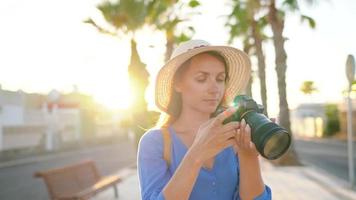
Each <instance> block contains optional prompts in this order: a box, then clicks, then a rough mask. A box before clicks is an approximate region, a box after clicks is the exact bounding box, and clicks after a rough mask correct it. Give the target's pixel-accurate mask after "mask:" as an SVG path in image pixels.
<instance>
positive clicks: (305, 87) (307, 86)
mask: <svg viewBox="0 0 356 200" xmlns="http://www.w3.org/2000/svg"><path fill="white" fill-rule="evenodd" d="M300 90H301V91H302V92H303V93H304V94H312V93H314V92H316V91H318V89H317V88H316V87H315V86H314V81H304V82H303V84H302V86H301V87H300Z"/></svg>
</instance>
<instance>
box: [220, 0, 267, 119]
mask: <svg viewBox="0 0 356 200" xmlns="http://www.w3.org/2000/svg"><path fill="white" fill-rule="evenodd" d="M232 7H233V10H232V12H231V14H230V15H229V16H228V22H227V24H226V26H228V27H229V28H230V39H229V43H231V42H232V40H233V39H234V38H235V37H239V36H240V37H241V36H242V37H244V39H243V40H244V51H245V52H246V53H248V54H250V53H251V52H252V51H254V52H253V54H254V55H256V57H257V61H258V77H259V79H260V88H261V90H260V94H261V100H262V104H263V106H264V108H265V114H266V115H268V113H267V110H268V107H267V89H266V72H265V69H266V64H265V56H264V53H263V48H262V46H263V45H262V43H263V41H264V40H265V39H266V38H267V37H266V36H265V35H264V34H263V31H264V28H265V27H266V26H267V19H266V17H265V16H262V17H257V14H259V12H260V10H261V4H260V1H256V0H244V1H239V0H233V1H232ZM251 38H252V41H251ZM246 50H248V51H246ZM251 83H252V76H251V79H250V83H249V85H248V88H247V94H248V95H249V93H250V94H251V95H252V91H251Z"/></svg>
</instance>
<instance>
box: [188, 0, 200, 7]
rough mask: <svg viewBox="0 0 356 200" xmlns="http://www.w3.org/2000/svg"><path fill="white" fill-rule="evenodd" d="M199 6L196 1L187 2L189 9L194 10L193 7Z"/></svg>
mask: <svg viewBox="0 0 356 200" xmlns="http://www.w3.org/2000/svg"><path fill="white" fill-rule="evenodd" d="M199 5H200V3H199V1H197V0H191V1H190V2H189V6H190V7H191V8H195V7H197V6H199Z"/></svg>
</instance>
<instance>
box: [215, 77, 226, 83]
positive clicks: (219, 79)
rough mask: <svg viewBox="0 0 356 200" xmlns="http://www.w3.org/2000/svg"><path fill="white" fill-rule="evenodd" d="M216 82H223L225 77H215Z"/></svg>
mask: <svg viewBox="0 0 356 200" xmlns="http://www.w3.org/2000/svg"><path fill="white" fill-rule="evenodd" d="M216 80H217V81H218V82H224V81H225V77H219V78H217V79H216Z"/></svg>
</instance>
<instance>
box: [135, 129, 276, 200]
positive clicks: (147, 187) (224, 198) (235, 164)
mask: <svg viewBox="0 0 356 200" xmlns="http://www.w3.org/2000/svg"><path fill="white" fill-rule="evenodd" d="M169 132H170V134H171V138H172V145H171V148H172V149H171V165H170V166H167V163H166V161H165V160H164V159H163V137H162V133H161V130H160V129H151V130H149V131H147V132H146V133H145V134H144V135H143V136H142V138H141V140H140V143H139V148H138V155H137V162H138V169H137V170H138V176H139V182H140V190H141V197H142V199H143V200H163V199H165V198H164V196H163V192H162V190H163V188H164V187H165V185H166V184H167V183H168V181H169V180H170V178H171V177H172V175H173V173H174V172H175V170H176V169H177V167H178V166H179V163H180V162H181V160H182V159H183V157H184V155H185V154H186V152H187V150H188V149H187V147H186V146H185V144H183V142H182V141H181V140H180V138H179V137H178V136H177V133H176V132H175V131H174V129H173V128H172V127H169ZM238 184H239V161H238V159H237V157H236V154H235V152H234V150H233V148H232V147H228V148H226V149H224V150H222V151H221V152H220V153H219V154H217V155H216V157H215V162H214V165H213V167H212V169H206V168H204V167H202V168H201V169H200V172H199V175H198V177H197V179H196V182H195V184H194V187H193V190H192V192H191V194H190V197H189V199H191V200H200V199H201V200H217V199H219V200H238V199H240V197H239V191H238V189H239V187H238ZM271 196H272V195H271V190H270V188H269V187H268V186H265V190H264V192H263V193H262V194H261V195H259V196H258V197H256V198H255V199H256V200H270V199H271Z"/></svg>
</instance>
